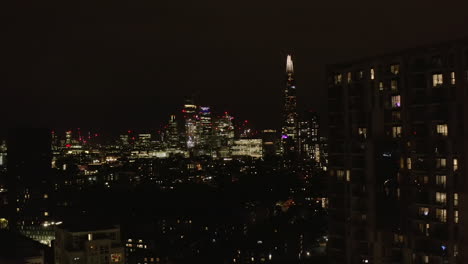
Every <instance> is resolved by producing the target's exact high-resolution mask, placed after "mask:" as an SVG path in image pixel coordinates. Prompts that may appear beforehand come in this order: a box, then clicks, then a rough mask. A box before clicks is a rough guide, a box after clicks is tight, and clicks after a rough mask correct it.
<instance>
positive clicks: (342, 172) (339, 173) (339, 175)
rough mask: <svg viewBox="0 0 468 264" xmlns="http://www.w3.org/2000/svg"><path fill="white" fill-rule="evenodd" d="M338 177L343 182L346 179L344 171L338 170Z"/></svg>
mask: <svg viewBox="0 0 468 264" xmlns="http://www.w3.org/2000/svg"><path fill="white" fill-rule="evenodd" d="M336 177H337V178H338V180H340V181H341V180H343V177H344V170H337V171H336Z"/></svg>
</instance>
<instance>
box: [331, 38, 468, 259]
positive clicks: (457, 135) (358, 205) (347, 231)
mask: <svg viewBox="0 0 468 264" xmlns="http://www.w3.org/2000/svg"><path fill="white" fill-rule="evenodd" d="M327 72H328V73H327V74H328V83H329V84H328V107H329V122H330V128H329V129H330V133H329V137H330V138H329V157H328V158H329V179H330V185H329V187H330V191H329V192H330V193H329V217H330V234H329V243H328V254H329V256H330V260H331V263H340V264H341V263H414V264H416V263H417V264H423V263H468V254H467V252H468V251H467V250H468V248H467V247H468V244H467V243H466V239H465V238H466V237H467V236H468V228H467V227H468V226H467V224H468V218H467V217H468V201H467V200H466V197H467V196H466V195H467V190H468V189H467V183H468V181H467V180H466V177H467V176H468V175H467V171H466V166H465V165H466V164H467V162H468V160H467V158H468V157H467V153H468V152H467V150H468V140H467V138H468V127H467V124H468V104H467V102H468V97H467V95H468V40H465V41H458V42H452V43H446V44H441V45H434V46H431V47H423V48H418V49H412V50H406V51H402V52H397V53H394V54H389V55H384V56H379V57H374V58H368V59H362V60H357V61H353V62H349V63H345V64H339V65H332V66H329V67H328V70H327Z"/></svg>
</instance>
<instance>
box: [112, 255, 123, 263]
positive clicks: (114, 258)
mask: <svg viewBox="0 0 468 264" xmlns="http://www.w3.org/2000/svg"><path fill="white" fill-rule="evenodd" d="M121 260H122V254H120V253H113V254H111V262H120V261H121Z"/></svg>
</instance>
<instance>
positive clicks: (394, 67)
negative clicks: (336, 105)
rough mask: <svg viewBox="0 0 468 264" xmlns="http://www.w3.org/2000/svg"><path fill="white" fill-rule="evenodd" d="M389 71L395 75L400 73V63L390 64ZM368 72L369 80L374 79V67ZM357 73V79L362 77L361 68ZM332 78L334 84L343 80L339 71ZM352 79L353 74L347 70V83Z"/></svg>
mask: <svg viewBox="0 0 468 264" xmlns="http://www.w3.org/2000/svg"><path fill="white" fill-rule="evenodd" d="M390 72H391V73H393V74H395V75H397V74H399V73H400V65H399V64H392V65H390ZM369 74H370V79H371V80H374V79H375V69H374V68H370V70H369ZM357 75H358V78H359V79H362V78H364V71H362V70H361V71H359V72H358V73H357ZM333 78H334V83H335V84H340V83H341V82H342V80H343V75H342V74H341V73H338V74H335V75H334V77H333ZM352 80H353V74H352V73H351V72H348V73H347V74H346V81H347V82H348V83H351V82H352Z"/></svg>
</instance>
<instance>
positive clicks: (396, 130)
mask: <svg viewBox="0 0 468 264" xmlns="http://www.w3.org/2000/svg"><path fill="white" fill-rule="evenodd" d="M361 129H362V128H359V131H358V132H359V135H361V134H363V132H364V131H361ZM366 132H367V131H366ZM436 133H437V134H438V135H441V136H444V137H446V136H448V125H447V124H438V125H436ZM401 136H402V127H401V126H394V127H392V137H393V138H399V137H401Z"/></svg>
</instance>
